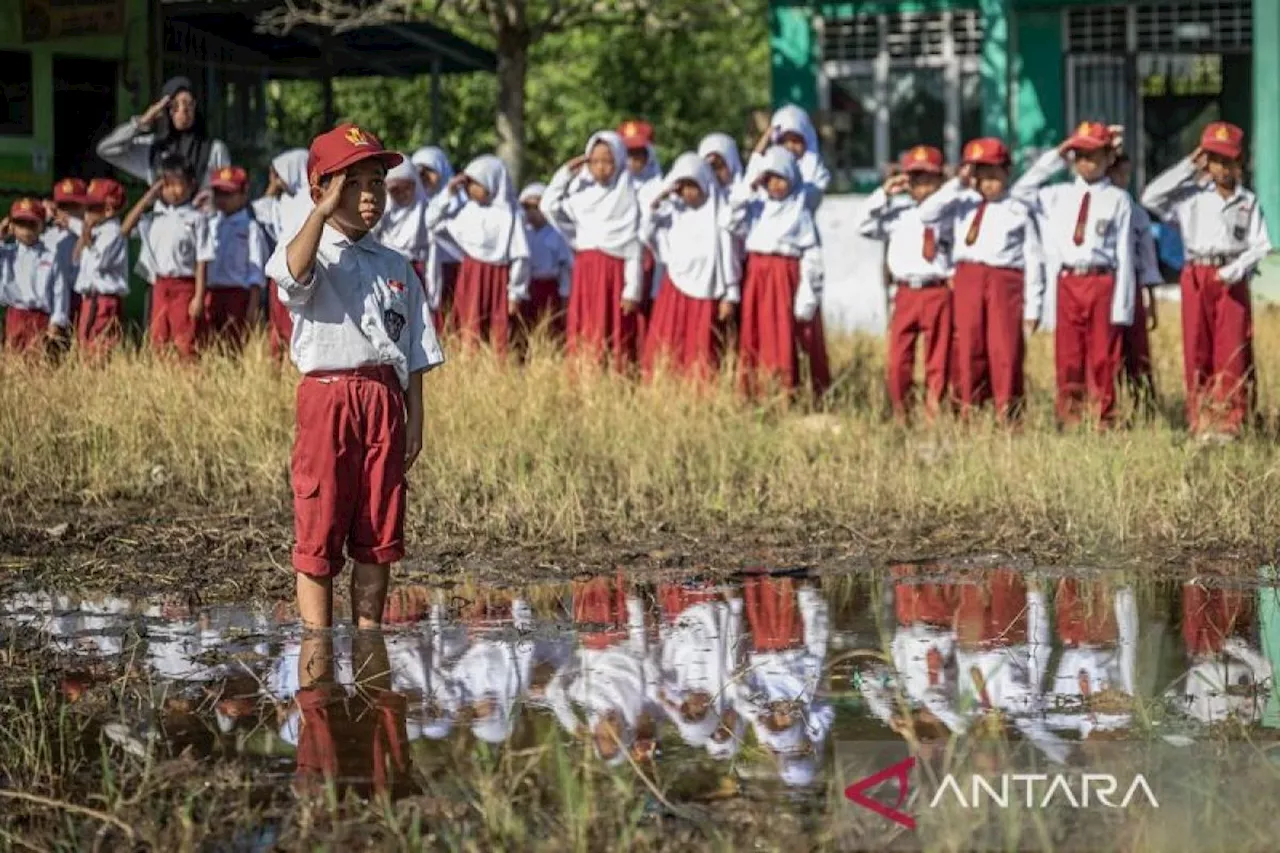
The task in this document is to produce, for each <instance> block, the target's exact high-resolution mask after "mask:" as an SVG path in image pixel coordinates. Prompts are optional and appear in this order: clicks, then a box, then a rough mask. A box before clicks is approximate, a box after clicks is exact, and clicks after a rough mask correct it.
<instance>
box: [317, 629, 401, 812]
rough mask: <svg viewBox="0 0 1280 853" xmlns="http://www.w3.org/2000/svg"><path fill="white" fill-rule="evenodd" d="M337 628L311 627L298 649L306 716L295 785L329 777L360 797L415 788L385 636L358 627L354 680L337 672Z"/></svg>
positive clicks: (326, 780)
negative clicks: (341, 680)
mask: <svg viewBox="0 0 1280 853" xmlns="http://www.w3.org/2000/svg"><path fill="white" fill-rule="evenodd" d="M336 670H337V668H336V666H335V662H334V637H333V633H332V632H327V631H326V632H307V633H306V634H304V635H303V638H302V646H301V649H300V651H299V654H298V692H297V694H296V696H295V700H296V702H297V706H298V709H299V711H300V713H301V720H300V724H299V729H298V760H297V772H296V776H295V784H296V786H297V788H298V790H299V791H300V792H308V791H314V790H315V789H316V788H317V787H321V786H323V785H324V784H326V783H334V784H335V785H338V786H342V787H346V788H350V789H352V790H354V791H356V792H357V793H358V794H359V795H360V796H365V797H367V796H369V795H371V794H376V795H383V794H386V795H389V796H391V797H392V798H396V797H400V796H404V795H406V794H409V793H413V792H414V786H413V783H412V761H411V759H410V755H409V749H408V738H407V735H406V731H405V711H406V700H405V698H404V697H403V696H402V695H400V694H398V693H396V692H394V691H393V690H392V689H391V667H390V661H389V659H388V655H387V644H386V639H385V638H384V637H383V635H382V633H381V632H380V631H357V632H356V633H355V636H354V638H353V640H352V667H351V671H352V674H353V675H354V679H353V682H352V683H351V684H349V685H344V684H341V683H339V680H338V679H337V678H335V673H336Z"/></svg>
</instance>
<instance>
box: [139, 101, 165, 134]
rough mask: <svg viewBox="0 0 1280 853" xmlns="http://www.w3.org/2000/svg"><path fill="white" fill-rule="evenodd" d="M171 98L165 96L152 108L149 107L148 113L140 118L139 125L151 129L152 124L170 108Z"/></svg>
mask: <svg viewBox="0 0 1280 853" xmlns="http://www.w3.org/2000/svg"><path fill="white" fill-rule="evenodd" d="M170 100H171V98H170V96H168V95H165V96H164V97H163V98H161V99H160V100H158V101H156V102H155V103H154V104H152V105H151V106H149V107H147V111H146V112H145V113H143V114H142V115H141V116H140V117H139V118H138V124H140V125H142V126H143V127H150V126H151V123H152V122H154V121H155V120H156V119H158V118H159V117H160V116H161V115H162V114H163V113H164V111H165V110H166V109H168V108H169V101H170Z"/></svg>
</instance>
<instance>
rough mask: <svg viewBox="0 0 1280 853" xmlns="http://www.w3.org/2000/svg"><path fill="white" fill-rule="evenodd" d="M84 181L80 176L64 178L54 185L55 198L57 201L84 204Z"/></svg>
mask: <svg viewBox="0 0 1280 853" xmlns="http://www.w3.org/2000/svg"><path fill="white" fill-rule="evenodd" d="M85 189H86V187H85V184H84V181H82V180H80V179H79V178H63V179H62V180H60V181H58V182H57V183H56V184H54V185H53V200H54V201H55V202H57V203H63V202H65V203H67V204H84V194H85Z"/></svg>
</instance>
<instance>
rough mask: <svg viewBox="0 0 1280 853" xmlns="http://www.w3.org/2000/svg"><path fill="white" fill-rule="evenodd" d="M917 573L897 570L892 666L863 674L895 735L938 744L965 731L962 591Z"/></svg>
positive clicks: (867, 694) (869, 700)
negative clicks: (960, 701)
mask: <svg viewBox="0 0 1280 853" xmlns="http://www.w3.org/2000/svg"><path fill="white" fill-rule="evenodd" d="M916 574H917V573H916V571H915V567H913V566H896V567H894V569H893V575H894V577H895V579H896V580H897V581H898V582H897V583H895V584H894V587H893V611H894V622H895V626H894V631H893V637H892V639H891V640H890V643H889V655H890V660H891V665H890V666H885V665H875V666H872V667H871V668H869V669H867V670H865V671H864V672H863V684H862V697H863V701H864V702H866V704H867V708H868V709H869V710H870V711H871V713H872V714H874V715H875V716H876V717H878V718H879V719H880V720H882V721H883V722H884V723H885V724H886V725H887V726H889V728H890V729H892V730H893V731H895V732H897V733H899V734H902V735H903V736H904V737H907V738H908V739H914V738H923V739H926V740H933V739H937V738H942V737H946V736H947V735H948V734H949V733H951V732H958V731H963V730H964V721H963V719H962V718H961V717H960V715H959V714H957V713H956V711H955V708H954V704H955V701H956V672H955V628H954V621H955V609H956V603H957V601H958V599H959V592H958V590H957V588H956V585H955V584H951V583H936V582H932V581H929V582H924V581H921V580H918V579H917V578H916V577H915V575H916ZM899 691H901V694H902V695H901V696H899V695H898V694H899ZM900 699H901V700H903V701H901V702H900V701H899V700H900Z"/></svg>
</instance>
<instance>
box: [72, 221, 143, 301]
mask: <svg viewBox="0 0 1280 853" xmlns="http://www.w3.org/2000/svg"><path fill="white" fill-rule="evenodd" d="M80 227H83V226H80ZM72 230H77V223H76V222H75V221H74V220H73V221H72ZM128 266H129V241H128V240H127V239H126V238H125V236H124V232H122V231H121V230H120V220H119V219H116V218H115V217H112V218H111V219H107V220H104V221H102V222H99V223H98V224H97V225H95V226H93V235H92V238H91V239H90V240H89V243H88V244H87V245H86V246H85V247H84V248H83V249H81V250H80V267H79V269H78V270H77V271H76V283H75V287H74V288H73V289H74V290H75V292H76V293H79V294H80V295H82V296H88V295H90V294H94V293H97V294H101V295H102V296H126V295H128V293H129V270H128Z"/></svg>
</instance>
